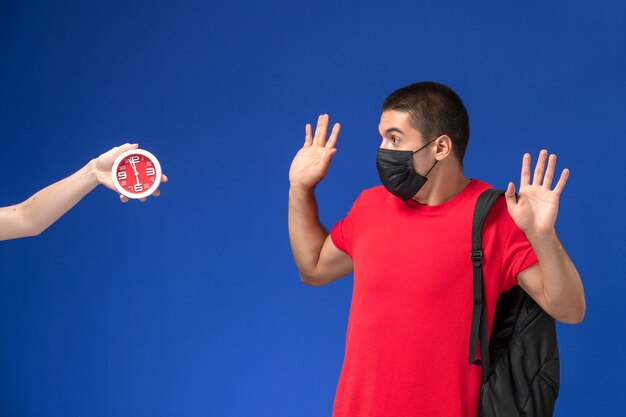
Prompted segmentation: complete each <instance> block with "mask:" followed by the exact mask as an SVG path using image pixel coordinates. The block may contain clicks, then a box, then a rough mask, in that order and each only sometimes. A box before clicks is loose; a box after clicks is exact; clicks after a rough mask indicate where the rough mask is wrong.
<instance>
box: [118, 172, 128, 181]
mask: <svg viewBox="0 0 626 417" xmlns="http://www.w3.org/2000/svg"><path fill="white" fill-rule="evenodd" d="M117 179H120V180H125V179H126V172H124V171H122V172H118V173H117Z"/></svg>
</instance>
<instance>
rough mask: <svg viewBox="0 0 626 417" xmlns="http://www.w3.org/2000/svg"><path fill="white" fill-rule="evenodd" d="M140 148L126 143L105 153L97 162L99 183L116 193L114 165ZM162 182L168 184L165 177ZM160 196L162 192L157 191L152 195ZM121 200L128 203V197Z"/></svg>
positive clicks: (162, 177)
mask: <svg viewBox="0 0 626 417" xmlns="http://www.w3.org/2000/svg"><path fill="white" fill-rule="evenodd" d="M138 147H139V145H138V144H136V143H135V144H130V143H125V144H124V145H121V146H117V147H115V148H113V149H111V150H110V151H108V152H105V153H103V154H102V155H100V156H99V157H98V159H96V161H95V170H96V178H97V180H98V182H99V183H100V184H102V185H104V186H105V187H107V188H110V189H111V190H113V191H116V190H115V187H114V186H113V180H112V178H111V169H112V168H113V163H114V162H115V160H116V159H117V157H118V156H120V155H121V154H122V153H124V152H126V151H128V150H130V149H137V148H138ZM161 182H167V177H166V176H165V175H162V176H161ZM160 194H161V191H160V190H156V191H155V192H154V193H152V195H153V196H155V197H158V196H159V195H160ZM120 200H121V201H122V202H123V203H126V202H127V201H128V197H126V196H123V195H120ZM139 201H141V202H144V201H146V199H145V198H142V199H140V200H139Z"/></svg>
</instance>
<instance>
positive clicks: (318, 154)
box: [289, 114, 341, 188]
mask: <svg viewBox="0 0 626 417" xmlns="http://www.w3.org/2000/svg"><path fill="white" fill-rule="evenodd" d="M340 129H341V126H340V125H339V123H335V125H334V126H333V130H332V132H331V134H330V137H329V138H328V141H326V134H327V132H328V115H327V114H323V115H321V116H319V118H318V120H317V127H316V128H315V136H312V134H311V125H310V124H307V125H306V128H305V138H304V146H303V147H302V149H300V150H299V151H298V153H297V154H296V156H295V157H294V159H293V161H292V162H291V168H290V169H289V182H290V183H291V184H293V185H297V186H301V187H303V188H312V187H315V185H316V184H317V183H318V182H320V181H321V180H322V178H324V176H325V175H326V172H328V166H329V164H330V160H331V159H332V157H333V155H334V154H335V153H336V152H337V149H336V148H335V144H336V143H337V136H338V135H339V130H340Z"/></svg>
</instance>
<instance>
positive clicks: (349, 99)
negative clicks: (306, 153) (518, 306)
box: [0, 0, 626, 417]
mask: <svg viewBox="0 0 626 417" xmlns="http://www.w3.org/2000/svg"><path fill="white" fill-rule="evenodd" d="M625 27H626V6H624V3H623V2H619V1H613V2H611V1H603V2H591V1H588V2H587V1H567V2H535V1H531V2H526V3H523V5H522V4H521V3H519V2H501V1H499V2H496V1H484V2H470V1H454V2H452V1H439V2H422V1H420V2H416V1H411V2H408V1H407V2H395V1H388V2H344V1H335V2H302V1H286V0H284V1H266V2H250V1H248V2H239V1H228V2H226V1H220V2H201V1H176V2H166V1H145V2H140V1H127V0H126V1H111V0H109V1H102V2H86V1H59V2H41V1H32V2H19V1H7V0H2V1H1V2H0V57H1V58H0V140H1V141H2V142H1V143H2V148H1V152H0V205H5V206H6V205H10V204H14V203H17V202H20V201H23V200H24V199H26V198H27V197H28V196H29V195H31V194H33V193H34V192H35V191H37V190H38V189H40V188H42V187H44V186H46V185H48V184H50V183H51V182H53V181H56V180H57V179H60V178H62V177H65V176H66V175H68V174H70V173H72V172H74V171H75V170H77V169H79V168H80V167H81V166H82V165H84V164H85V163H87V162H88V161H89V160H90V159H91V158H94V157H96V156H97V155H99V154H100V153H102V152H104V151H106V150H108V149H109V148H111V147H113V146H116V145H118V144H120V143H123V142H125V141H127V140H128V141H136V142H139V144H140V145H141V147H142V148H145V149H147V150H150V151H151V152H153V153H154V154H155V155H156V156H157V157H158V158H159V159H160V161H161V163H162V165H163V169H164V172H165V173H167V174H168V175H169V177H170V182H169V183H168V184H165V185H164V186H163V187H162V191H163V193H162V196H161V197H159V198H151V199H149V201H148V202H146V203H144V204H140V203H138V202H136V201H132V202H130V203H128V204H126V205H123V204H120V203H119V201H118V199H117V197H116V195H115V194H114V193H113V192H111V191H109V190H106V189H104V188H103V187H100V188H99V189H97V190H96V191H95V192H93V193H91V194H90V195H88V196H87V197H86V198H85V199H84V200H83V201H82V202H81V203H80V204H79V205H78V206H76V207H75V208H74V209H73V210H72V211H71V212H70V213H68V214H67V215H66V216H64V217H63V218H62V219H61V220H60V221H59V222H58V223H56V224H55V225H53V226H52V227H51V228H50V229H48V230H47V231H46V232H45V233H43V234H42V235H41V236H39V237H37V238H28V239H18V240H13V241H7V242H2V243H1V244H0V338H1V342H0V415H2V416H16V417H18V416H63V417H71V416H92V417H97V416H219V417H225V416H271V417H277V416H288V417H292V416H298V417H306V416H329V415H330V412H331V409H332V402H333V396H334V391H335V387H336V383H337V378H338V376H339V371H340V367H341V363H342V355H343V349H344V340H345V327H346V323H347V317H348V312H349V303H350V296H351V289H352V278H351V277H349V278H344V279H342V280H339V281H337V282H335V283H333V284H331V285H328V286H326V287H322V288H311V287H307V286H305V285H303V284H302V283H301V282H300V280H299V277H298V274H297V270H296V268H295V265H294V263H293V260H292V257H291V252H290V248H289V241H288V233H287V191H288V179H287V173H288V169H289V165H290V163H291V159H292V157H293V156H294V155H295V153H296V152H297V150H298V149H299V147H300V146H301V144H302V141H303V136H304V125H305V123H307V122H314V121H315V120H316V117H317V115H318V114H320V113H329V114H330V115H331V122H333V121H340V122H341V123H342V125H343V129H342V133H341V135H340V138H339V142H338V153H337V155H336V156H335V158H334V160H333V163H332V165H331V168H330V171H329V174H328V177H327V178H326V180H324V181H323V182H322V183H321V185H320V186H319V187H318V190H317V196H318V201H319V205H320V212H321V219H322V221H323V223H324V224H325V225H326V226H327V227H331V226H332V225H333V224H334V222H335V221H337V220H338V219H339V218H341V217H342V216H343V215H344V214H345V213H346V212H347V210H348V209H349V207H350V206H351V204H352V202H353V201H354V199H355V198H356V196H357V195H358V193H359V192H360V191H361V190H362V189H364V188H366V187H370V186H373V185H377V184H378V177H377V174H376V169H375V165H374V161H375V155H376V149H377V146H378V145H379V137H378V135H377V125H378V120H379V117H380V105H381V103H382V101H383V99H384V98H385V97H386V96H387V94H388V93H390V92H391V91H392V90H394V89H396V88H398V87H401V86H404V85H406V84H409V83H411V82H414V81H421V80H435V81H439V82H443V83H445V84H448V85H450V86H451V87H452V88H454V89H455V90H456V91H457V92H458V93H459V94H460V96H461V97H462V98H463V100H464V102H465V104H466V106H467V108H468V111H469V113H470V120H471V127H472V134H471V139H470V145H469V149H468V152H467V155H466V164H465V165H466V174H467V175H468V176H470V177H474V178H480V179H483V180H486V181H488V182H490V183H492V184H493V185H494V186H497V187H504V186H505V185H506V183H507V182H508V181H509V180H514V181H515V182H516V183H518V182H519V170H520V164H521V156H522V154H523V153H524V152H527V151H528V152H531V153H532V154H533V156H534V157H535V158H536V155H537V153H538V152H539V150H540V149H541V148H542V147H546V148H547V149H548V150H549V151H551V152H554V153H557V154H558V156H559V164H558V168H559V169H560V168H564V167H569V168H570V169H571V172H572V173H571V177H570V181H569V182H568V185H567V187H566V189H565V192H564V194H563V196H562V203H561V211H560V213H559V219H558V224H557V228H558V230H559V233H560V236H561V238H562V241H563V243H564V245H565V247H566V249H567V250H568V252H569V254H570V256H571V257H572V259H573V260H574V261H575V263H576V265H577V267H578V269H579V271H580V273H581V276H582V277H583V282H584V285H585V290H586V296H587V305H588V309H587V315H586V318H585V321H584V322H583V323H582V324H580V325H577V326H571V325H561V324H559V338H560V339H559V342H560V348H561V360H562V373H561V377H562V383H561V392H560V397H559V400H558V402H557V408H556V413H555V415H556V416H587V415H590V414H593V415H616V414H617V413H619V412H620V410H623V404H621V403H620V400H619V399H620V398H622V397H623V394H624V392H625V391H626V383H625V379H624V377H623V375H624V372H625V371H626V366H625V365H626V364H625V360H624V350H623V343H624V335H625V334H626V333H625V330H626V325H625V324H624V321H623V310H622V309H623V306H624V302H623V301H622V299H623V297H624V293H625V290H626V285H625V284H624V272H623V271H624V270H626V262H625V258H626V256H625V255H626V254H625V251H624V238H625V237H626V236H625V234H626V232H625V221H624V204H625V203H626V197H625V196H624V195H625V193H624V185H623V184H624V183H623V180H624V174H625V168H624V166H625V165H624V150H625V149H626V146H625V145H624V140H625V136H624V95H625V93H626V81H625V79H624V68H625V64H626V54H625V52H626V30H625V29H624V28H625Z"/></svg>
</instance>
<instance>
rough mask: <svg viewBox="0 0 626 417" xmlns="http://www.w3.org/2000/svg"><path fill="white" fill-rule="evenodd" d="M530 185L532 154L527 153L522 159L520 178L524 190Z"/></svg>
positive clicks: (520, 184)
mask: <svg viewBox="0 0 626 417" xmlns="http://www.w3.org/2000/svg"><path fill="white" fill-rule="evenodd" d="M527 184H530V154H529V153H525V154H524V157H523V158H522V175H521V176H520V183H519V186H520V188H522V187H523V186H524V185H527Z"/></svg>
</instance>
